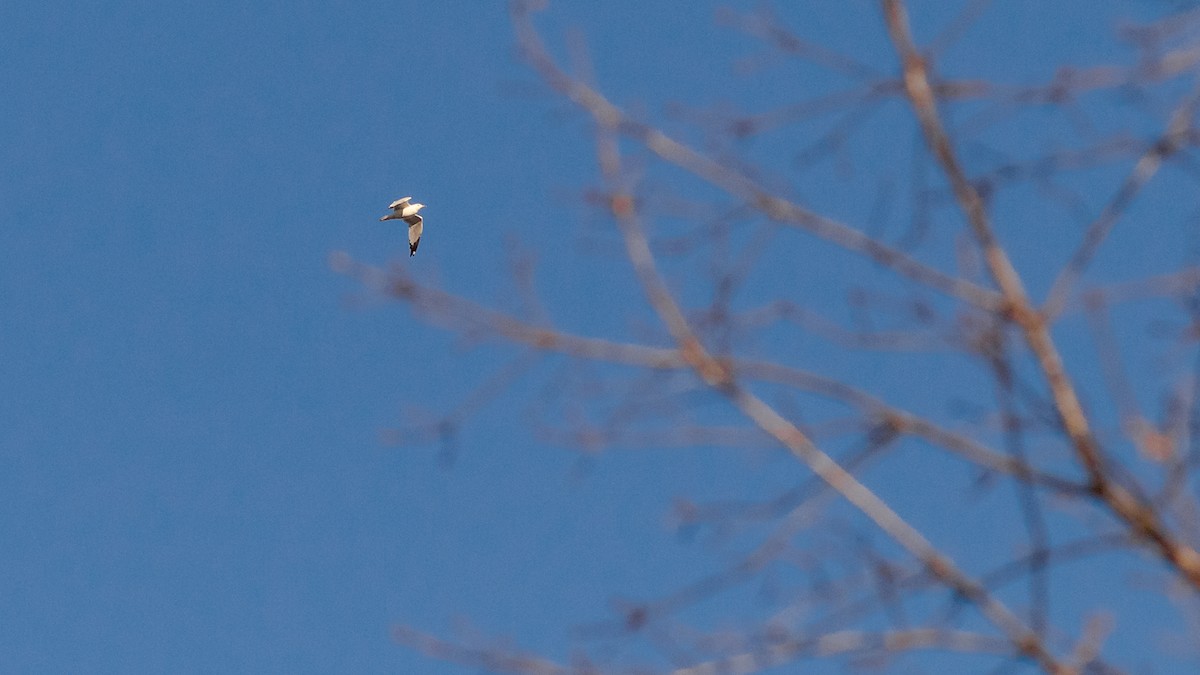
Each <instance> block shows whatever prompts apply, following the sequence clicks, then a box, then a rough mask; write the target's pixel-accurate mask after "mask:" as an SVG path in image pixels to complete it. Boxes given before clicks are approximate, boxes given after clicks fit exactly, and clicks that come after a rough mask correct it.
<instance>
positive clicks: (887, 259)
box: [513, 3, 1001, 310]
mask: <svg viewBox="0 0 1200 675" xmlns="http://www.w3.org/2000/svg"><path fill="white" fill-rule="evenodd" d="M513 22H514V24H515V26H516V30H517V41H518V44H519V45H520V47H521V50H522V52H523V53H524V55H525V57H526V59H527V60H528V61H529V62H530V64H531V65H532V66H533V67H534V69H536V70H537V71H538V73H539V74H540V75H541V76H542V78H543V79H544V80H545V81H546V83H547V84H548V85H549V86H550V87H551V88H553V89H554V90H555V91H558V92H560V93H561V94H563V95H564V96H566V97H567V98H568V99H570V100H571V101H573V102H575V103H576V104H577V105H579V106H580V107H581V108H583V109H584V110H586V111H587V112H588V113H589V114H590V115H592V116H593V117H594V118H595V119H596V120H597V121H598V122H599V123H601V124H602V125H603V126H604V127H605V128H609V129H612V130H613V131H614V132H619V133H621V134H623V135H626V136H629V137H631V138H634V139H636V140H637V141H638V142H639V143H641V144H642V145H644V146H645V147H646V148H647V149H649V150H650V151H651V152H653V153H654V154H656V155H658V156H659V157H660V158H661V159H663V160H664V161H666V162H668V163H670V164H673V165H675V166H678V167H679V168H681V169H683V170H685V171H688V172H690V173H692V174H693V175H695V176H697V177H698V178H701V179H703V180H705V181H708V182H709V183H711V184H712V185H714V186H716V187H718V188H721V189H722V190H724V191H726V192H728V193H729V194H730V195H733V196H735V197H737V198H739V199H742V200H743V201H745V202H746V203H747V204H748V205H750V206H752V207H754V208H755V209H757V210H759V211H760V212H762V213H763V214H764V215H766V216H767V217H769V218H771V219H772V220H775V221H778V222H781V223H786V224H788V225H792V226H794V227H799V228H801V229H803V230H806V231H808V232H810V233H812V234H814V235H816V236H818V237H820V238H822V239H825V240H827V241H830V242H832V243H834V244H836V245H838V246H841V247H842V248H844V249H846V250H848V251H851V252H853V253H856V254H859V255H863V256H866V257H868V258H870V259H872V260H874V261H875V262H876V263H878V264H880V265H882V266H883V267H885V268H888V269H891V270H893V271H895V272H896V273H898V274H900V275H902V276H905V277H908V278H909V279H912V280H913V281H916V282H918V283H921V284H923V285H925V286H928V287H930V288H933V289H935V290H937V291H940V292H942V293H945V294H948V295H951V296H953V297H957V298H959V299H961V300H964V301H966V302H969V303H971V304H973V305H976V306H978V307H981V308H985V309H993V310H994V309H997V308H998V307H1000V306H1001V298H1000V297H999V296H998V295H997V294H996V292H995V291H993V290H991V289H987V288H983V287H981V286H978V285H976V284H974V283H972V282H970V281H967V280H965V279H959V278H956V277H953V276H951V275H948V274H946V273H944V272H942V271H940V270H938V269H936V268H933V267H931V266H929V265H926V264H925V263H923V262H920V261H918V260H916V259H915V258H913V257H911V256H909V255H908V254H907V253H904V252H903V251H901V250H899V249H896V248H893V247H891V246H888V245H887V244H884V243H883V242H880V241H878V240H877V239H874V238H872V237H871V236H869V235H867V234H864V233H863V232H861V231H859V230H857V229H854V228H852V227H850V226H848V225H845V224H843V223H840V222H838V221H836V220H833V219H831V218H826V217H824V216H822V215H819V214H817V213H814V212H812V211H809V210H808V209H805V208H803V207H801V206H799V205H797V204H795V203H793V202H791V201H789V200H787V199H784V198H783V197H780V196H778V195H775V194H772V193H771V192H770V191H769V190H767V189H766V188H765V187H764V186H762V185H760V184H759V183H758V182H757V181H755V180H753V179H752V178H750V177H749V176H746V175H744V174H742V173H740V172H738V171H736V170H734V169H732V168H730V167H729V166H727V165H725V164H721V163H720V162H717V161H715V160H713V159H710V158H708V157H706V156H705V155H703V154H701V153H699V152H697V151H696V150H693V149H692V148H691V147H689V146H687V145H685V144H683V143H681V142H679V141H676V140H675V139H673V138H671V137H669V136H667V135H666V134H664V133H663V132H661V131H659V130H657V129H655V128H653V127H650V126H647V125H645V124H642V123H640V122H637V121H636V120H633V119H631V118H630V117H629V116H628V115H626V114H625V113H624V112H623V111H622V110H621V109H620V108H618V107H617V106H616V105H613V104H612V103H611V102H610V101H609V100H608V99H607V98H605V97H604V96H603V95H602V94H600V92H598V91H596V90H595V89H593V88H592V87H590V86H588V85H587V84H586V83H584V82H582V81H580V80H578V79H576V78H572V77H571V76H569V75H567V74H566V73H565V72H563V70H562V69H560V68H559V67H558V65H557V64H556V63H555V62H554V60H553V59H552V58H551V57H550V55H549V53H548V52H547V51H546V48H545V46H544V45H543V44H542V41H541V38H540V37H539V36H538V34H537V31H536V30H534V28H533V26H532V23H531V21H530V18H529V16H528V13H527V9H526V8H524V7H523V6H522V3H517V4H516V5H515V11H514V15H513Z"/></svg>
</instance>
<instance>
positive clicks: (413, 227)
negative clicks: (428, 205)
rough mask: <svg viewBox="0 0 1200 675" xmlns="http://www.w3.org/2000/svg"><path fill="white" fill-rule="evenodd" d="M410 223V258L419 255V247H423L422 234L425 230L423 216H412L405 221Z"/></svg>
mask: <svg viewBox="0 0 1200 675" xmlns="http://www.w3.org/2000/svg"><path fill="white" fill-rule="evenodd" d="M404 222H406V223H408V256H409V257H410V258H411V257H412V256H414V255H416V254H417V247H418V246H420V245H421V232H422V231H423V230H424V229H425V227H424V225H423V221H422V220H421V216H418V215H415V214H414V215H411V216H409V217H407V218H405V219H404Z"/></svg>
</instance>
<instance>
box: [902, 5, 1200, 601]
mask: <svg viewBox="0 0 1200 675" xmlns="http://www.w3.org/2000/svg"><path fill="white" fill-rule="evenodd" d="M881 2H882V5H883V11H884V17H885V20H886V23H887V26H888V33H889V35H890V36H891V39H892V42H893V44H894V46H895V48H896V51H897V53H898V54H899V56H900V59H901V62H902V64H903V68H904V82H905V87H906V89H907V91H908V96H909V100H910V102H911V104H912V108H913V110H914V112H915V113H916V116H917V120H918V122H919V123H920V126H921V130H922V132H923V133H924V136H925V141H926V144H927V145H928V146H929V149H930V152H932V153H933V155H934V157H935V158H936V159H937V161H938V163H939V164H940V165H941V167H942V170H943V172H944V173H945V174H946V177H947V178H948V179H949V181H950V184H951V187H952V188H953V191H954V194H955V197H956V199H957V200H958V203H959V206H960V208H961V209H962V211H963V213H964V214H965V216H966V220H967V223H968V225H969V226H970V227H971V230H972V232H973V233H974V235H975V238H976V240H977V241H978V243H979V246H980V248H981V249H982V251H983V256H984V260H985V262H986V264H987V266H988V269H989V270H990V272H991V274H992V277H993V279H994V280H995V281H996V283H997V285H998V286H999V287H1000V290H1001V293H1002V294H1003V295H1004V299H1005V302H1006V304H1007V308H1006V309H1007V314H1008V316H1009V317H1010V318H1011V320H1012V321H1013V322H1014V323H1015V324H1016V325H1017V326H1019V327H1020V329H1021V330H1022V332H1023V334H1024V336H1025V341H1026V343H1027V345H1028V346H1029V349H1030V351H1032V352H1033V354H1034V356H1035V358H1036V360H1037V362H1038V366H1039V367H1040V369H1041V371H1042V374H1043V376H1044V377H1045V379H1046V382H1047V384H1048V385H1049V388H1050V393H1051V396H1052V397H1053V399H1054V404H1055V409H1056V411H1057V413H1058V415H1059V418H1060V420H1061V422H1062V425H1063V428H1064V430H1065V431H1066V433H1067V436H1068V438H1069V439H1070V441H1071V445H1072V447H1073V448H1074V450H1075V455H1076V457H1077V459H1078V460H1079V462H1080V464H1081V465H1082V466H1083V469H1084V470H1085V471H1086V473H1087V476H1088V480H1089V482H1090V483H1091V489H1092V491H1093V492H1094V493H1095V494H1096V496H1097V497H1099V498H1100V499H1101V500H1102V501H1103V502H1104V503H1105V504H1106V505H1108V507H1109V509H1110V510H1111V511H1112V512H1113V513H1114V514H1115V515H1116V516H1117V517H1118V518H1120V519H1121V520H1123V521H1124V522H1125V523H1126V525H1127V526H1128V527H1130V529H1131V530H1132V531H1134V532H1135V533H1137V534H1138V535H1139V536H1140V537H1142V538H1143V539H1144V540H1146V541H1147V542H1149V543H1150V544H1151V545H1152V546H1153V547H1154V548H1155V549H1156V550H1157V551H1158V552H1159V554H1160V556H1161V557H1162V558H1163V559H1164V561H1166V562H1167V563H1168V564H1170V565H1171V566H1173V567H1174V568H1175V569H1176V570H1178V571H1179V573H1180V574H1181V575H1182V576H1183V577H1184V578H1185V579H1186V580H1187V582H1188V583H1189V584H1191V585H1192V586H1193V587H1194V588H1196V589H1200V553H1197V551H1196V550H1195V549H1193V548H1192V547H1190V546H1188V545H1187V544H1185V543H1183V542H1182V541H1181V540H1179V539H1178V538H1177V537H1176V536H1175V535H1174V534H1172V533H1171V532H1170V531H1169V530H1168V529H1167V527H1166V525H1165V524H1164V523H1163V522H1162V521H1161V518H1160V517H1159V514H1158V513H1157V512H1156V511H1155V510H1154V509H1153V508H1152V507H1151V506H1150V505H1149V504H1147V503H1145V502H1144V501H1143V500H1141V499H1140V498H1139V497H1137V496H1136V495H1135V494H1134V493H1133V492H1132V491H1131V490H1129V489H1127V488H1126V487H1124V486H1123V485H1121V484H1120V483H1119V482H1118V481H1117V480H1115V478H1114V475H1113V473H1112V471H1111V470H1110V468H1109V466H1108V462H1107V460H1106V459H1105V458H1104V456H1103V455H1102V453H1101V450H1100V447H1099V445H1098V443H1097V442H1096V439H1095V437H1094V436H1093V434H1092V431H1091V428H1090V425H1089V423H1088V419H1087V415H1086V414H1085V413H1084V411H1083V406H1082V404H1081V403H1080V401H1079V397H1078V395H1077V394H1076V391H1075V387H1074V385H1073V384H1072V382H1071V380H1070V378H1069V377H1068V375H1067V373H1066V370H1065V368H1064V366H1063V362H1062V358H1061V356H1060V355H1059V353H1058V349H1057V347H1055V345H1054V341H1053V339H1052V338H1051V336H1050V330H1049V327H1048V325H1047V323H1046V321H1045V318H1044V317H1043V316H1042V315H1041V314H1040V313H1038V312H1037V311H1036V310H1035V309H1034V308H1033V306H1032V304H1031V303H1030V301H1029V297H1028V295H1027V294H1026V292H1025V288H1024V285H1023V284H1022V282H1021V278H1020V276H1019V275H1018V274H1017V271H1016V269H1015V268H1014V267H1013V265H1012V262H1011V261H1010V260H1009V258H1008V255H1007V254H1006V253H1005V251H1004V249H1003V247H1001V245H1000V243H999V241H998V240H997V239H996V237H995V235H994V233H993V229H992V225H991V220H990V218H989V216H988V214H987V210H986V209H985V207H984V202H983V200H982V198H981V197H980V195H979V193H978V191H977V190H976V189H975V187H974V185H972V183H971V181H970V180H968V178H967V175H966V172H965V171H964V170H963V167H962V165H961V164H960V162H959V160H958V156H957V154H956V153H955V151H954V148H953V145H952V143H951V141H950V138H949V136H948V135H947V134H946V130H945V128H944V127H943V125H942V122H941V118H940V116H939V114H938V111H937V101H936V100H935V98H934V95H933V91H932V89H931V88H930V86H929V73H928V67H927V65H926V63H925V61H924V59H923V58H922V57H921V56H920V54H919V53H918V51H917V48H916V46H915V44H914V42H913V38H912V34H911V31H910V29H909V25H908V17H907V13H906V11H905V9H904V3H903V2H902V0H881Z"/></svg>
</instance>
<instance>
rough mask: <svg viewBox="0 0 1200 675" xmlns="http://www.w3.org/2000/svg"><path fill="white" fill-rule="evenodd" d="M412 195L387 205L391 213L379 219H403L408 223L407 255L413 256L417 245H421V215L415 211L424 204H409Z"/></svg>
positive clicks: (423, 206)
mask: <svg viewBox="0 0 1200 675" xmlns="http://www.w3.org/2000/svg"><path fill="white" fill-rule="evenodd" d="M410 199H412V197H405V198H403V199H397V200H396V201H394V202H392V203H391V204H389V205H388V208H389V209H391V210H392V212H391V213H389V214H387V215H386V216H384V217H382V218H380V220H403V221H404V222H406V223H408V255H409V256H410V257H411V256H414V255H416V254H417V246H420V245H421V230H422V229H424V228H423V227H422V226H421V222H422V221H421V216H418V215H417V211H420V210H421V209H423V208H425V205H424V204H409V203H408V202H409V200H410Z"/></svg>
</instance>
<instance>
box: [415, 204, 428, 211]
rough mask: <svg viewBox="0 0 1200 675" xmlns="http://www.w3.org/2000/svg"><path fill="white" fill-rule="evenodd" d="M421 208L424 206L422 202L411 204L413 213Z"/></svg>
mask: <svg viewBox="0 0 1200 675" xmlns="http://www.w3.org/2000/svg"><path fill="white" fill-rule="evenodd" d="M423 208H425V205H424V204H413V205H412V210H413V213H416V212H417V211H420V210H421V209H423Z"/></svg>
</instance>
